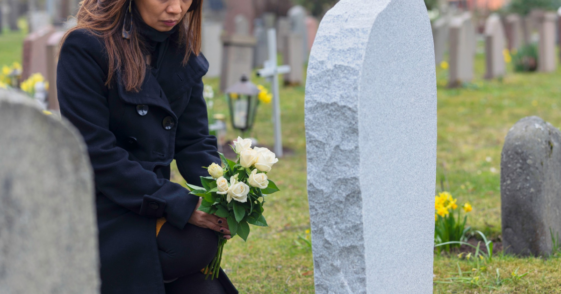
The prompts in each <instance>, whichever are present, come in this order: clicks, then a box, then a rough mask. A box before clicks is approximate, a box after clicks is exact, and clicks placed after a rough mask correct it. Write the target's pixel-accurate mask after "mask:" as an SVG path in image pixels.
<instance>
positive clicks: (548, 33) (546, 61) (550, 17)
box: [538, 12, 557, 72]
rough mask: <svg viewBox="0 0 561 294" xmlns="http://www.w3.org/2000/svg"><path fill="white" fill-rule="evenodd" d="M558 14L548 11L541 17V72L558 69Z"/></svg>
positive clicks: (539, 59)
mask: <svg viewBox="0 0 561 294" xmlns="http://www.w3.org/2000/svg"><path fill="white" fill-rule="evenodd" d="M556 22H557V14H556V13H555V12H546V13H543V14H542V15H541V17H540V18H539V24H538V27H539V33H540V42H539V45H538V47H539V58H538V70H539V71H541V72H554V71H555V70H557V40H556V37H557V32H556V27H557V25H556Z"/></svg>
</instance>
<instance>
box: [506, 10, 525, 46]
mask: <svg viewBox="0 0 561 294" xmlns="http://www.w3.org/2000/svg"><path fill="white" fill-rule="evenodd" d="M505 31H506V37H507V40H508V49H509V50H518V49H520V47H522V45H524V31H523V28H522V19H521V18H520V16H518V15H517V14H510V15H508V16H507V17H506V19H505Z"/></svg>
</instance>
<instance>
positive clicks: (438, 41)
mask: <svg viewBox="0 0 561 294" xmlns="http://www.w3.org/2000/svg"><path fill="white" fill-rule="evenodd" d="M449 21H450V20H449V18H448V17H446V16H443V17H441V18H439V19H437V20H435V21H434V23H432V36H433V38H434V55H435V61H436V65H440V63H441V62H442V61H443V60H444V53H445V51H446V45H447V44H448V33H449V31H450V27H449Z"/></svg>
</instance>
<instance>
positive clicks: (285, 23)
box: [277, 17, 290, 52]
mask: <svg viewBox="0 0 561 294" xmlns="http://www.w3.org/2000/svg"><path fill="white" fill-rule="evenodd" d="M289 34H290V20H289V19H288V18H286V17H279V19H278V21H277V52H284V47H285V46H284V43H285V42H286V37H287V36H288V35H289Z"/></svg>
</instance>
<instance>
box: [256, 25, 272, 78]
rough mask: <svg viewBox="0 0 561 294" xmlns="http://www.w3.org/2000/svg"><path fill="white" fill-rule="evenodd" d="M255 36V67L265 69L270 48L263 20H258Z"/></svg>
mask: <svg viewBox="0 0 561 294" xmlns="http://www.w3.org/2000/svg"><path fill="white" fill-rule="evenodd" d="M253 28H254V29H253V36H254V37H255V41H256V44H255V53H254V54H253V67H254V68H257V67H263V64H264V62H265V60H267V54H268V52H269V51H268V50H269V47H268V46H267V29H266V28H265V25H264V24H263V20H262V19H259V18H258V19H256V20H255V22H254V25H253Z"/></svg>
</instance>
